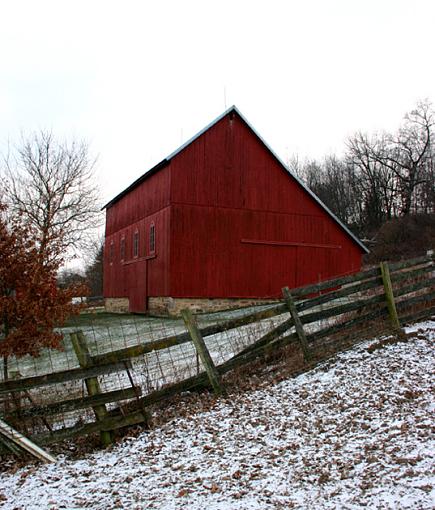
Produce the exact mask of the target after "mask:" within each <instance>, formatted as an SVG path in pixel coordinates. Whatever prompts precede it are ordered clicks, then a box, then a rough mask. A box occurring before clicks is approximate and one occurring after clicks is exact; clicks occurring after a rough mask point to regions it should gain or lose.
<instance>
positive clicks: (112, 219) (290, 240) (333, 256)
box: [104, 111, 363, 311]
mask: <svg viewBox="0 0 435 510" xmlns="http://www.w3.org/2000/svg"><path fill="white" fill-rule="evenodd" d="M156 168H157V167H156ZM106 217H107V220H106V221H107V224H106V246H108V245H109V244H110V242H111V240H114V242H115V245H116V249H115V252H116V255H115V261H114V263H113V264H112V265H110V264H108V259H107V257H108V250H106V254H105V270H104V275H105V296H107V297H123V296H129V294H131V299H132V301H133V304H132V308H134V309H135V311H136V309H138V308H140V306H141V303H142V301H143V295H144V293H145V295H146V296H147V297H151V296H153V297H160V296H161V297H174V298H177V297H193V298H195V297H198V298H203V297H204V298H207V297H217V298H226V297H231V298H253V297H254V298H256V297H261V298H264V297H275V296H279V295H280V292H281V288H282V287H283V286H288V287H290V288H291V287H295V286H300V285H303V284H307V283H313V282H316V281H318V280H319V279H325V278H328V277H332V276H335V275H338V274H344V273H348V272H354V271H358V270H359V269H360V264H361V254H362V252H363V247H362V245H361V244H358V243H359V241H358V240H356V239H355V238H352V237H351V235H350V234H349V232H348V231H346V229H345V228H344V227H343V226H342V225H340V224H339V223H338V222H337V221H336V220H335V219H334V218H333V217H332V216H331V215H330V214H329V213H328V212H327V211H326V210H325V209H324V208H323V207H322V206H321V205H320V204H319V203H318V201H317V200H316V199H315V198H313V197H312V196H311V195H310V194H309V193H308V192H307V190H306V189H305V188H304V187H303V186H302V185H301V184H300V183H299V182H298V181H297V180H296V179H295V178H294V177H293V176H291V174H289V173H288V172H287V171H286V170H285V169H284V168H283V166H282V164H281V163H280V162H279V161H278V160H277V158H276V157H275V156H274V155H273V154H272V153H271V152H270V150H269V149H268V148H267V147H266V146H265V144H264V143H263V142H262V141H261V140H260V139H259V138H258V137H257V135H256V134H255V133H254V132H253V131H252V130H251V128H250V127H249V126H248V125H247V124H246V122H245V121H244V120H243V119H242V118H241V117H240V116H239V115H237V113H236V112H235V111H230V112H228V114H226V115H224V116H223V117H222V118H221V119H220V120H218V121H216V122H215V123H214V124H213V125H211V126H210V127H209V128H208V129H207V130H205V131H204V132H202V134H201V135H200V136H198V137H196V138H195V139H194V140H193V141H191V142H189V143H188V144H186V146H184V147H182V148H181V149H180V150H178V151H176V152H175V153H174V155H171V156H170V157H169V158H168V159H167V160H164V161H163V162H162V163H160V164H159V165H158V168H157V170H156V169H154V170H153V171H151V172H150V176H149V177H146V175H145V176H144V177H143V178H141V179H139V181H138V182H137V184H134V185H133V186H131V187H130V188H129V189H128V190H127V191H126V192H123V193H121V194H120V195H119V196H118V197H116V198H115V199H114V200H113V201H112V202H110V203H109V204H108V206H107V216H106ZM151 223H155V225H156V236H157V239H156V242H157V246H156V253H155V254H154V256H152V257H151V254H149V253H148V241H149V240H148V237H147V236H148V233H149V228H150V225H151ZM135 228H138V229H139V231H140V233H141V239H140V252H141V254H143V255H144V256H146V257H148V258H147V260H146V261H145V262H144V263H143V265H142V262H136V263H135V262H134V261H131V258H132V252H131V250H132V236H133V232H134V229H135ZM122 235H125V236H126V239H127V250H128V256H129V261H128V264H125V263H124V264H122V263H121V262H120V261H119V260H118V259H119V243H120V238H121V236H122ZM126 266H128V269H126ZM135 267H136V268H137V271H136V272H135ZM135 274H136V275H138V277H137V278H136V280H134V275H135ZM133 280H134V281H133ZM143 280H145V282H146V283H143ZM129 281H131V282H132V283H129ZM141 285H143V289H142V291H141ZM141 292H142V293H141ZM138 311H140V310H138Z"/></svg>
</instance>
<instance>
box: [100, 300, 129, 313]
mask: <svg viewBox="0 0 435 510" xmlns="http://www.w3.org/2000/svg"><path fill="white" fill-rule="evenodd" d="M104 308H105V310H106V312H110V313H128V309H129V300H128V298H127V297H121V298H105V299H104Z"/></svg>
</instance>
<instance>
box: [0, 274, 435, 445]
mask: <svg viewBox="0 0 435 510" xmlns="http://www.w3.org/2000/svg"><path fill="white" fill-rule="evenodd" d="M350 278H351V277H347V279H348V280H350ZM358 278H359V279H358ZM358 278H357V277H355V280H354V281H349V283H346V282H344V283H340V285H331V286H330V287H328V286H327V285H324V284H320V285H323V290H322V289H320V290H318V292H314V293H311V290H312V289H311V288H310V287H308V288H306V289H304V290H303V291H300V290H299V294H300V295H299V297H298V299H297V303H296V307H297V309H298V313H299V316H300V319H301V321H302V323H303V326H304V330H305V334H306V335H307V338H308V339H309V340H310V342H314V341H315V340H317V339H318V338H322V341H323V342H324V344H325V345H328V343H329V344H331V343H333V342H338V341H342V340H343V338H345V335H348V336H350V335H352V334H355V330H356V329H357V330H358V332H359V335H360V336H361V335H364V334H369V332H372V331H375V329H376V328H377V327H378V328H379V329H382V328H384V329H385V326H386V321H388V314H387V311H386V303H385V295H384V288H383V284H382V280H381V279H380V276H379V274H378V273H377V272H376V270H370V271H368V272H366V273H364V274H363V276H361V277H358ZM331 289H336V290H331ZM393 289H394V292H395V294H396V295H397V307H398V310H399V312H400V314H401V315H402V317H405V316H406V314H408V315H410V316H411V315H413V314H414V316H415V314H416V313H417V312H418V311H419V310H423V311H424V310H426V311H428V310H429V311H430V310H431V309H432V308H433V305H434V294H433V292H434V275H433V266H430V265H429V266H427V267H425V268H423V269H421V267H419V269H418V270H415V271H413V272H412V271H410V272H409V273H406V272H405V273H400V272H399V273H397V274H395V275H394V276H393ZM297 293H298V290H296V295H297ZM322 293H323V294H324V295H323V294H322ZM313 296H314V297H313ZM196 321H197V323H198V327H199V329H200V330H201V331H202V332H204V341H205V344H206V347H207V349H208V351H209V353H210V356H211V358H212V360H213V363H214V365H216V366H218V367H221V366H224V365H225V364H226V363H228V362H229V361H231V360H232V359H234V358H235V357H237V356H238V355H240V354H241V353H242V354H243V353H246V352H248V351H249V349H251V348H253V349H254V348H255V349H257V351H258V346H260V347H261V346H262V345H263V344H264V345H266V344H267V345H281V344H282V345H284V344H285V342H286V341H288V339H289V338H291V337H293V338H295V337H296V340H297V336H296V333H295V330H294V327H293V326H294V324H293V322H292V319H291V317H290V314H289V311H288V309H287V308H286V305H285V304H284V303H283V302H277V303H272V304H268V305H261V306H257V307H249V308H245V309H238V310H231V311H221V312H217V313H209V314H201V315H198V316H196ZM344 326H346V327H347V330H346V333H345V334H344V333H343V327H344ZM61 331H62V333H63V335H64V339H63V350H61V351H53V350H45V351H43V353H42V354H41V356H40V357H38V358H32V357H30V356H26V357H23V358H19V359H15V358H12V357H11V358H9V359H8V362H7V381H5V377H4V375H5V371H4V366H1V365H2V363H3V362H0V416H2V417H3V418H4V419H5V420H6V421H8V423H10V424H11V425H12V426H13V427H16V428H17V429H18V430H19V431H20V432H22V433H24V434H26V435H28V436H32V437H36V438H38V437H39V438H42V439H41V444H42V443H43V441H45V440H46V438H47V437H59V438H63V437H67V435H66V434H64V435H62V431H64V430H66V431H68V430H70V431H71V430H76V431H84V430H85V431H91V430H94V431H95V430H99V429H98V428H95V429H92V425H93V424H95V423H96V417H97V421H98V419H100V420H102V421H104V420H106V421H107V420H109V421H110V420H112V421H111V422H110V426H109V424H108V425H107V427H108V430H111V428H110V427H114V426H115V425H116V426H121V425H122V424H129V423H130V424H131V422H129V421H128V420H127V415H126V413H127V412H128V411H126V410H125V408H127V407H128V406H124V404H126V403H127V404H130V403H132V402H133V403H134V402H136V403H137V408H140V406H141V403H143V399H144V398H145V397H147V396H149V395H153V394H156V393H158V392H161V391H164V389H165V388H167V387H172V386H173V385H176V384H178V383H182V382H183V381H186V380H189V379H192V378H195V377H198V376H200V375H201V374H204V371H205V368H206V367H204V365H203V362H202V361H201V357H200V356H199V355H198V352H197V349H196V348H195V346H194V344H193V343H192V341H191V340H192V339H191V337H190V336H189V333H188V330H187V328H186V326H185V324H184V321H183V320H182V319H172V318H154V317H148V316H141V315H119V314H109V313H105V312H98V313H95V312H92V311H87V312H84V313H82V314H81V315H80V316H78V317H76V318H74V319H72V320H71V321H70V323H68V324H67V325H66V326H65V327H63V328H62V329H61ZM77 332H81V333H80V334H82V335H83V338H84V342H85V348H86V351H87V354H86V353H85V354H86V356H88V361H89V364H86V365H84V364H83V359H82V360H80V356H79V355H78V353H77V345H75V344H74V342H73V341H72V338H73V337H74V335H77V334H78V333H77ZM262 342H263V344H262ZM280 342H281V343H280ZM264 345H263V346H264ZM258 352H260V351H258ZM86 356H85V357H86ZM95 367H97V368H98V369H99V370H100V368H101V367H102V368H103V369H104V370H100V371H94V372H92V374H91V373H90V372H89V370H92V369H93V368H95ZM80 370H84V372H83V374H84V375H81V376H76V375H77V373H78V372H77V371H80ZM86 370H87V371H86ZM56 374H59V376H60V375H62V377H61V378H58V379H56ZM74 374H76V375H74ZM86 374H87V375H86ZM53 375H54V378H53V377H52V376H53ZM67 376H68V377H67ZM46 377H52V379H50V381H51V380H52V381H53V382H52V383H50V384H47V383H46V382H47V381H45V382H43V381H42V379H44V378H46ZM31 378H33V379H32V380H37V381H42V382H41V384H39V383H38V384H36V385H35V384H33V383H34V382H35V381H33V383H32V384H29V385H28V386H24V387H22V386H20V385H19V384H18V385H16V386H15V390H13V391H7V385H9V387H10V385H11V384H12V385H13V384H14V381H17V383H19V382H20V381H31ZM38 378H39V379H38ZM90 380H91V381H94V383H95V384H96V386H93V388H94V389H93V391H91V390H92V388H91V387H90V385H89V381H90ZM2 384H3V391H2V390H1V388H2ZM5 388H6V389H5ZM115 419H116V420H118V421H117V422H116V424H115V425H114V421H113V420H115ZM134 419H135V420H137V421H136V423H137V422H138V421H139V420H141V419H142V420H143V418H141V417H140V416H139V417H137V416H136V417H135V418H134ZM120 424H121V425H120ZM86 427H88V428H86ZM102 430H103V429H102ZM56 433H58V436H56Z"/></svg>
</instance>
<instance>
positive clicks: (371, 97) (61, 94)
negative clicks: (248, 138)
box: [0, 0, 435, 202]
mask: <svg viewBox="0 0 435 510" xmlns="http://www.w3.org/2000/svg"><path fill="white" fill-rule="evenodd" d="M0 20H1V29H0V52H1V59H0V118H1V122H0V146H1V147H0V148H2V149H3V150H4V147H5V146H6V143H7V141H8V140H9V141H11V142H12V143H13V142H15V141H16V140H18V139H19V137H20V132H22V131H24V132H30V131H31V130H35V129H50V130H52V131H53V133H55V134H56V135H58V136H60V137H68V138H70V137H73V136H74V137H77V138H85V139H87V140H88V141H89V142H90V143H91V147H92V151H93V153H94V154H96V155H98V168H97V170H98V178H99V181H100V184H101V186H102V191H103V196H102V202H105V201H107V200H108V199H110V198H112V197H113V196H114V195H116V194H117V193H118V192H120V191H121V190H122V189H124V188H125V187H126V186H127V185H128V184H130V182H131V181H133V180H134V179H136V178H137V177H139V176H140V175H142V174H143V173H144V172H145V171H146V170H148V169H149V168H150V167H152V166H153V165H154V164H156V163H157V162H159V161H160V160H161V159H163V158H164V157H165V156H167V155H168V154H169V153H170V152H172V151H173V150H174V149H175V148H176V147H177V146H179V145H180V144H181V142H184V141H186V140H187V139H188V138H190V137H191V136H192V135H193V134H195V133H196V132H197V131H198V130H200V129H202V127H204V126H205V125H206V124H208V123H209V122H210V121H212V120H213V119H214V118H215V117H216V116H218V115H219V114H221V113H222V112H223V111H224V109H225V108H226V107H229V106H231V105H232V104H235V105H236V106H237V107H238V108H239V109H240V110H241V112H242V113H243V114H244V115H245V116H246V117H247V119H248V120H249V121H250V122H251V124H253V126H254V127H255V128H256V130H257V131H258V132H259V133H260V134H261V135H262V136H263V138H264V139H265V140H266V141H267V142H268V143H269V144H270V145H271V147H272V148H273V149H274V150H275V151H276V152H277V153H278V155H280V156H281V157H282V158H283V159H284V160H286V159H288V157H289V156H291V155H292V154H299V155H300V156H301V157H321V156H323V155H325V154H327V153H331V152H341V151H343V148H344V141H345V139H346V136H348V135H349V134H351V133H353V132H354V131H356V130H364V131H374V130H381V129H394V128H396V127H397V125H398V124H399V122H400V120H401V118H402V116H403V115H404V113H405V112H406V111H408V110H410V109H412V108H413V107H414V105H415V103H416V102H417V101H418V100H419V99H425V98H428V99H430V100H432V101H434V100H435V63H434V49H435V45H434V42H435V41H434V39H435V37H434V34H435V1H434V0H299V1H292V0H287V1H285V0H282V1H279V0H267V1H253V0H249V1H243V0H231V1H227V0H219V1H215V2H212V1H207V0H198V1H193V0H192V1H191V0H182V1H181V0H179V1H165V0H158V1H155V0H154V1H147V0H142V1H135V0H123V1H122V2H121V1H108V0H104V1H103V0H101V1H100V0H86V1H81V0H75V1H72V0H70V1H66V0H52V1H49V0H37V1H35V0H29V1H24V0H2V1H1V3H0Z"/></svg>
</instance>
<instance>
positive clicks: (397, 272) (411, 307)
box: [0, 252, 435, 445]
mask: <svg viewBox="0 0 435 510" xmlns="http://www.w3.org/2000/svg"><path fill="white" fill-rule="evenodd" d="M343 301H345V302H343ZM434 312H435V268H434V265H433V253H432V252H428V254H427V255H426V256H424V257H419V258H415V259H412V260H406V261H402V262H397V263H391V264H387V263H382V264H381V265H380V267H374V268H372V269H369V270H366V271H363V272H360V273H357V274H353V275H348V276H344V277H341V278H336V279H333V280H329V281H325V282H321V283H318V284H313V285H308V286H305V287H301V288H297V289H291V290H289V289H287V288H284V289H283V299H282V301H277V303H276V304H272V305H270V306H267V307H262V308H261V309H260V310H254V311H251V312H249V313H247V314H244V315H242V316H239V317H235V318H232V319H228V320H222V321H220V322H217V323H214V324H209V325H207V326H205V327H199V326H198V322H197V318H195V317H194V316H193V315H192V314H191V313H190V311H188V310H185V311H183V314H182V315H183V320H184V323H185V325H186V330H185V331H184V332H182V333H179V334H174V335H171V336H167V337H165V338H160V339H158V340H154V341H147V339H146V338H144V341H143V343H141V344H139V345H134V346H132V347H127V348H123V349H118V350H114V351H111V352H108V353H105V354H98V355H91V353H90V352H89V349H88V346H87V342H86V338H85V336H84V335H83V333H82V332H81V331H76V332H74V333H72V334H71V342H72V344H73V347H74V351H75V353H76V356H77V359H78V361H79V364H80V367H79V368H73V369H70V370H63V371H60V372H55V373H50V374H46V375H41V376H34V377H27V378H18V379H13V380H8V381H4V382H2V383H0V399H1V398H2V397H4V399H5V400H4V402H5V403H4V410H3V412H1V414H2V416H3V419H4V420H5V421H8V422H13V423H14V426H17V424H18V425H19V424H21V423H22V424H24V423H25V422H26V420H35V419H38V420H40V422H41V426H42V427H45V429H46V430H45V432H42V433H38V434H35V435H33V436H32V437H31V439H32V440H33V441H34V442H35V443H36V444H39V445H46V444H50V443H53V442H57V441H61V440H64V439H68V438H71V437H75V436H82V435H87V434H91V433H95V432H99V433H100V437H101V441H102V443H103V444H104V445H107V444H110V443H111V442H112V440H113V431H115V430H116V429H119V428H122V427H126V426H131V425H135V424H139V423H147V422H148V420H149V413H148V411H147V408H148V407H149V406H150V405H152V404H155V403H157V402H160V401H163V400H165V399H168V398H170V397H172V396H174V395H176V394H179V393H182V392H185V391H191V390H197V389H201V388H206V387H211V388H212V389H213V390H214V391H215V392H216V393H223V392H224V391H225V386H224V384H223V382H222V376H223V375H224V374H226V373H227V372H229V371H231V370H233V369H235V368H237V367H240V366H242V365H244V364H246V363H249V362H251V361H253V360H255V359H257V358H259V357H261V356H263V355H264V354H265V353H270V352H273V351H277V350H279V349H281V348H282V347H284V346H286V345H289V344H295V345H299V346H300V347H301V349H302V352H303V356H304V359H305V360H306V361H307V362H309V361H310V359H311V357H312V354H313V349H315V348H316V346H318V345H322V342H336V343H337V342H343V341H345V340H346V339H350V338H358V336H361V335H359V331H360V330H361V329H362V328H366V327H367V325H368V324H373V323H375V322H376V323H377V324H379V323H381V324H382V325H383V328H384V330H390V331H392V332H394V333H397V334H400V332H401V329H400V328H401V326H402V325H403V324H404V323H406V322H410V321H413V320H418V319H422V318H427V317H430V316H432V315H433V314H434ZM271 318H278V319H279V320H278V321H277V322H276V323H273V325H272V327H271V328H270V329H269V330H268V331H267V332H266V333H263V334H261V335H260V336H259V337H258V338H257V337H253V338H252V341H251V343H250V344H249V345H248V346H246V347H245V348H243V349H242V350H240V352H238V353H236V354H235V355H234V356H233V357H231V358H230V359H228V360H227V361H225V362H223V363H221V364H219V365H217V366H216V365H215V363H214V362H213V359H212V356H211V355H210V352H209V350H208V348H207V339H208V338H210V337H212V336H213V335H219V334H222V333H224V332H229V331H232V330H237V328H243V327H244V326H246V325H249V324H253V323H261V322H262V321H265V320H268V319H271ZM316 325H318V327H316ZM338 337H339V339H338ZM188 342H193V344H194V345H195V348H196V351H197V354H198V358H199V359H200V360H201V362H202V366H203V368H204V370H202V371H201V372H200V373H198V374H197V375H195V376H192V377H188V378H186V379H184V380H181V381H178V382H175V383H170V384H167V385H165V386H163V387H162V388H160V389H157V390H154V391H149V392H147V393H144V389H143V388H142V387H141V386H140V385H136V384H135V383H134V378H133V377H132V373H131V371H132V370H133V363H134V361H135V359H137V358H140V357H141V356H143V355H144V354H146V353H151V352H154V351H161V350H165V349H170V348H171V347H174V346H177V345H182V344H185V343H188ZM116 373H122V374H123V377H124V379H125V381H127V382H128V383H129V384H128V385H127V387H124V388H122V389H118V390H114V391H102V389H101V387H100V383H99V378H101V376H104V375H106V376H107V375H108V374H116ZM77 380H80V381H82V384H83V386H84V387H85V388H86V394H85V395H83V396H79V397H74V398H66V399H63V400H62V401H56V402H50V403H48V404H45V405H36V404H35V402H34V399H33V400H32V398H31V397H30V395H29V391H30V390H34V389H35V388H41V389H42V388H46V387H49V386H50V385H55V384H64V385H65V384H67V383H68V382H69V381H77ZM6 397H7V398H6ZM26 398H28V399H30V401H31V404H32V405H30V406H27V407H24V406H23V405H22V402H23V400H25V399H26ZM121 401H124V403H125V402H126V403H128V405H127V406H126V405H116V406H114V405H113V404H114V403H116V402H117V403H119V402H121ZM6 402H7V403H6ZM108 404H111V405H112V408H110V409H109V408H108V407H107V405H108ZM84 409H88V410H89V409H92V411H93V413H92V414H93V415H94V419H93V420H92V421H88V422H82V421H81V420H80V419H79V420H78V421H77V422H76V423H74V425H73V426H68V427H62V428H55V427H53V425H52V424H51V423H50V418H51V417H53V416H55V415H57V414H60V413H67V412H73V411H74V412H80V410H84ZM24 430H25V429H24Z"/></svg>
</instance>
